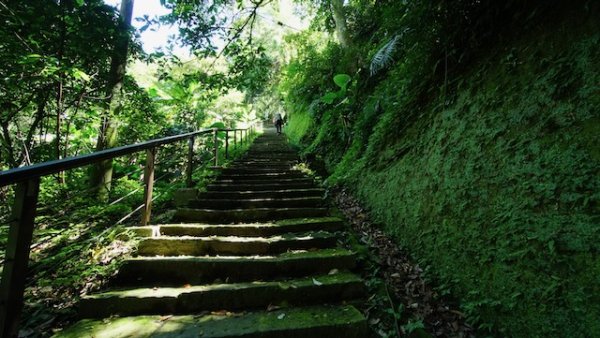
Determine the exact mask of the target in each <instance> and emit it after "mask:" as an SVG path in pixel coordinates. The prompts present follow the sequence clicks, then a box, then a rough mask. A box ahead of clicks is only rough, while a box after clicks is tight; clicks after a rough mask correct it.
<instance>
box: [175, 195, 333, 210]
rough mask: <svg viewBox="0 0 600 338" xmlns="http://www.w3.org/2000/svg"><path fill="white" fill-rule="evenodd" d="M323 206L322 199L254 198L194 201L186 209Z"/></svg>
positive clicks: (323, 201)
mask: <svg viewBox="0 0 600 338" xmlns="http://www.w3.org/2000/svg"><path fill="white" fill-rule="evenodd" d="M324 204H325V200H324V199H323V198H322V197H295V198H255V199H195V200H191V201H190V202H189V203H188V204H187V207H189V208H194V209H214V210H227V209H253V208H318V207H321V206H323V205H324Z"/></svg>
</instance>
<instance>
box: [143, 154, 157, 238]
mask: <svg viewBox="0 0 600 338" xmlns="http://www.w3.org/2000/svg"><path fill="white" fill-rule="evenodd" d="M155 158H156V148H152V149H148V150H146V167H145V168H144V208H143V209H142V226H146V225H148V224H149V223H150V213H151V212H152V190H153V189H154V161H155Z"/></svg>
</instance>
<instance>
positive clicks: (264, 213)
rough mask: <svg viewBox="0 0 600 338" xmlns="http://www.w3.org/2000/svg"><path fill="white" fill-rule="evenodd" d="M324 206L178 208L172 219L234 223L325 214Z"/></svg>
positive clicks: (321, 215)
mask: <svg viewBox="0 0 600 338" xmlns="http://www.w3.org/2000/svg"><path fill="white" fill-rule="evenodd" d="M327 214H328V210H327V209H326V208H254V209H234V210H211V209H193V208H179V209H177V212H176V213H175V215H174V216H173V220H174V221H180V222H206V223H227V222H230V223H235V222H256V221H267V220H280V219H286V218H297V217H302V216H306V217H323V216H327Z"/></svg>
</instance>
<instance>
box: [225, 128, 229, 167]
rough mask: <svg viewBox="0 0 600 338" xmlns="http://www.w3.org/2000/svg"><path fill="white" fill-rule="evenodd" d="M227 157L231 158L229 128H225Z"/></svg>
mask: <svg viewBox="0 0 600 338" xmlns="http://www.w3.org/2000/svg"><path fill="white" fill-rule="evenodd" d="M225 159H226V160H228V159H229V129H227V130H225Z"/></svg>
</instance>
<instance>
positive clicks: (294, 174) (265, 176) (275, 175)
mask: <svg viewBox="0 0 600 338" xmlns="http://www.w3.org/2000/svg"><path fill="white" fill-rule="evenodd" d="M306 177H307V176H306V174H304V173H302V172H300V171H295V170H294V171H292V170H289V171H284V170H282V171H280V172H266V173H252V174H248V173H240V174H235V173H233V171H229V172H227V173H226V174H225V173H224V174H222V175H220V176H219V180H236V181H243V180H279V179H290V178H306Z"/></svg>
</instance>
